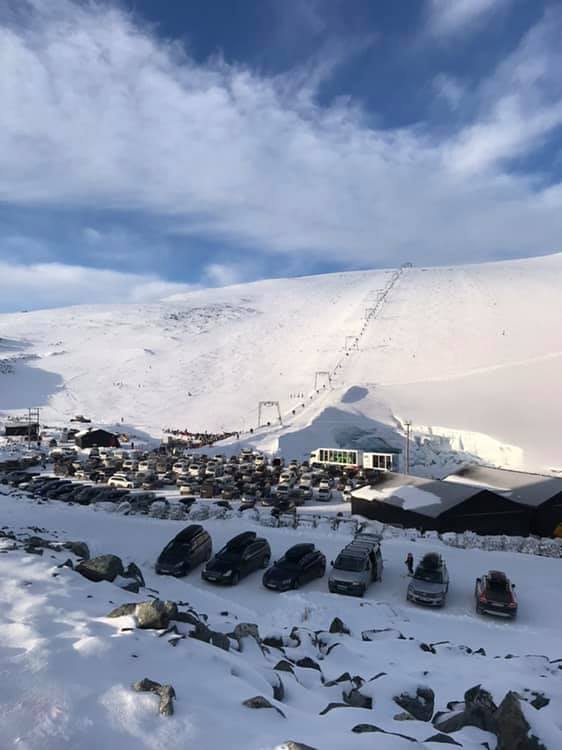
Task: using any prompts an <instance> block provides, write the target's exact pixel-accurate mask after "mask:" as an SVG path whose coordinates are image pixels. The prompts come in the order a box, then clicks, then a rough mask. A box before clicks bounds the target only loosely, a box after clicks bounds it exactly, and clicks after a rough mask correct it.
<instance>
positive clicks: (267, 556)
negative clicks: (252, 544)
mask: <svg viewBox="0 0 562 750" xmlns="http://www.w3.org/2000/svg"><path fill="white" fill-rule="evenodd" d="M270 559H271V558H270V556H269V555H266V556H265V557H264V558H263V560H262V561H261V566H262V568H267V566H268V565H269V561H270Z"/></svg>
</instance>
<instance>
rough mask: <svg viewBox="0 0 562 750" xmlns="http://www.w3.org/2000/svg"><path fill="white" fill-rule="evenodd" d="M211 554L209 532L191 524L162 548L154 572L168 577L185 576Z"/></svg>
mask: <svg viewBox="0 0 562 750" xmlns="http://www.w3.org/2000/svg"><path fill="white" fill-rule="evenodd" d="M212 553H213V543H212V541H211V537H210V536H209V532H208V531H205V529H204V528H203V527H202V526H199V525H198V524H192V525H191V526H187V527H186V528H185V529H183V531H180V533H179V534H177V536H175V537H174V538H173V539H172V541H171V542H168V544H167V545H166V546H165V547H164V549H163V550H162V552H161V553H160V555H159V557H158V560H157V561H156V572H157V573H160V575H169V576H184V575H187V573H189V571H190V570H193V568H195V567H197V565H200V564H201V563H202V562H206V561H207V560H209V559H210V557H211V555H212Z"/></svg>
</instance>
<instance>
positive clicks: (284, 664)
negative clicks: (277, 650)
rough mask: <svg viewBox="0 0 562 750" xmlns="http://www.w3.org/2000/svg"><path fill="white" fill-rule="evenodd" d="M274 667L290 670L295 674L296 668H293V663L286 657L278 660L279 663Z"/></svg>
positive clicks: (280, 670) (282, 670) (285, 670)
mask: <svg viewBox="0 0 562 750" xmlns="http://www.w3.org/2000/svg"><path fill="white" fill-rule="evenodd" d="M273 669H276V670H277V671H278V672H290V673H291V674H295V670H294V669H293V665H292V664H291V662H288V661H287V660H286V659H281V660H280V661H278V662H277V664H276V665H275V666H274V667H273Z"/></svg>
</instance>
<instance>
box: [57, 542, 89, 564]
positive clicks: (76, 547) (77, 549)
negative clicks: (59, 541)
mask: <svg viewBox="0 0 562 750" xmlns="http://www.w3.org/2000/svg"><path fill="white" fill-rule="evenodd" d="M62 546H63V547H64V549H68V550H70V551H71V552H72V553H73V554H74V555H76V557H81V558H82V559H83V560H89V559H90V549H89V547H88V545H87V544H86V542H65V543H64V544H63V545H62Z"/></svg>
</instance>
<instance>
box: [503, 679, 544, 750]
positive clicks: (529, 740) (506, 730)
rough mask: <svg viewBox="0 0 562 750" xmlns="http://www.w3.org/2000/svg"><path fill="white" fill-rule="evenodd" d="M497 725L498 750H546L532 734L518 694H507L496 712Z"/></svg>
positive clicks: (511, 692)
mask: <svg viewBox="0 0 562 750" xmlns="http://www.w3.org/2000/svg"><path fill="white" fill-rule="evenodd" d="M495 724H496V728H497V731H496V735H497V738H498V745H497V750H546V747H545V746H544V745H543V744H542V742H540V740H539V739H538V738H537V737H536V736H535V735H533V734H531V731H530V730H531V727H530V726H529V723H528V721H527V719H526V718H525V716H524V715H523V711H522V710H521V704H520V702H519V696H518V695H517V693H514V692H513V691H510V692H509V693H507V695H506V696H505V698H504V699H503V701H502V702H501V703H500V706H499V708H498V710H497V712H496V715H495Z"/></svg>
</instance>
